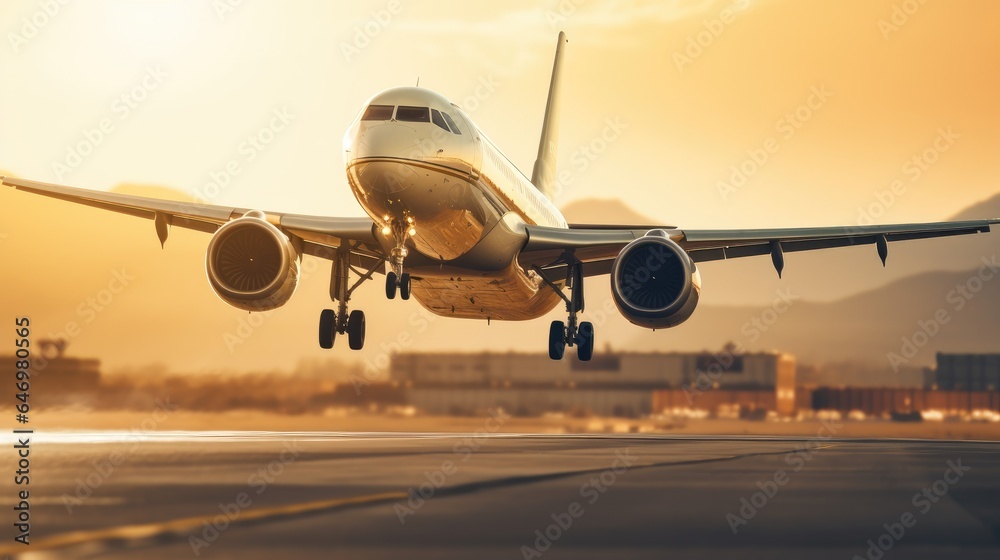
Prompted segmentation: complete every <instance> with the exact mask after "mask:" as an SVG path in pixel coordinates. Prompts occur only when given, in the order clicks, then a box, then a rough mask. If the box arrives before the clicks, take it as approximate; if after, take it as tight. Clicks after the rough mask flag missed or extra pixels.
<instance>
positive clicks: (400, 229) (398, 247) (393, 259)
mask: <svg viewBox="0 0 1000 560" xmlns="http://www.w3.org/2000/svg"><path fill="white" fill-rule="evenodd" d="M382 233H384V234H386V235H390V234H391V235H392V237H393V240H394V242H395V246H394V247H393V248H392V251H390V252H389V259H390V261H389V262H390V264H391V265H392V270H391V271H390V272H389V273H388V274H386V275H385V297H386V298H388V299H396V291H397V290H398V291H399V297H401V298H402V299H410V273H409V272H403V261H404V260H405V259H406V255H407V254H408V253H409V251H408V250H407V248H406V240H407V238H409V237H411V236H413V235H415V234H416V233H417V230H416V228H415V227H414V226H413V218H410V217H407V218H406V221H401V220H393V221H392V224H391V225H387V226H385V227H383V228H382Z"/></svg>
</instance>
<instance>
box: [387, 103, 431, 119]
mask: <svg viewBox="0 0 1000 560" xmlns="http://www.w3.org/2000/svg"><path fill="white" fill-rule="evenodd" d="M396 120H397V121H405V122H431V112H430V110H429V109H428V108H427V107H407V106H405V105H400V106H399V109H397V110H396Z"/></svg>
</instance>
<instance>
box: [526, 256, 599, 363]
mask: <svg viewBox="0 0 1000 560" xmlns="http://www.w3.org/2000/svg"><path fill="white" fill-rule="evenodd" d="M566 259H567V262H568V263H569V266H568V267H567V270H566V286H567V287H568V288H569V289H570V295H569V297H566V294H564V293H563V291H562V289H561V288H560V287H559V286H557V285H555V284H554V283H552V282H551V281H550V280H549V279H548V278H546V277H545V274H543V273H542V270H541V269H539V268H538V267H535V272H537V273H538V274H539V276H541V278H542V281H543V282H545V283H546V284H547V285H548V286H549V287H550V288H552V289H553V290H555V292H556V293H557V294H559V297H561V298H562V299H563V301H565V302H566V312H567V314H568V315H569V317H568V318H567V320H566V322H565V323H564V322H562V321H552V324H550V325H549V358H552V359H553V360H561V359H562V358H563V355H564V354H565V353H566V346H574V345H575V346H576V356H577V358H578V359H579V360H580V361H581V362H587V361H590V359H591V358H592V357H594V325H593V323H590V322H588V321H583V322H582V323H579V324H577V313H582V312H583V308H584V300H583V263H581V262H580V261H578V260H577V259H576V257H574V256H572V255H567V257H566Z"/></svg>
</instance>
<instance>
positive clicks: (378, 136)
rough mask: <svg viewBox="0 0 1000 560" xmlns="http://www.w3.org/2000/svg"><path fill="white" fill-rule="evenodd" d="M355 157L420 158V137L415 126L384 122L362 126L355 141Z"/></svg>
mask: <svg viewBox="0 0 1000 560" xmlns="http://www.w3.org/2000/svg"><path fill="white" fill-rule="evenodd" d="M354 149H355V153H354V157H356V158H358V159H364V158H408V159H419V153H420V138H419V137H418V135H417V131H416V130H414V129H413V127H410V126H407V125H405V124H400V123H384V124H377V125H373V126H367V127H362V128H361V129H360V130H359V131H358V137H357V139H356V141H355V142H354Z"/></svg>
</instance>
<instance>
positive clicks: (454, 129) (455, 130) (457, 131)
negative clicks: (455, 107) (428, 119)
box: [441, 113, 462, 136]
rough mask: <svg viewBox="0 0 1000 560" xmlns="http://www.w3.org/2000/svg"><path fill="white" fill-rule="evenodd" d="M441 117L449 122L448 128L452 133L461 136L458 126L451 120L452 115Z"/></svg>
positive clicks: (444, 114) (446, 114)
mask: <svg viewBox="0 0 1000 560" xmlns="http://www.w3.org/2000/svg"><path fill="white" fill-rule="evenodd" d="M441 116H442V117H444V120H446V121H448V126H450V127H451V131H452V132H454V133H455V134H458V135H459V136H461V134H462V131H461V130H459V129H458V125H457V124H455V121H453V120H452V119H451V115H449V114H448V113H441Z"/></svg>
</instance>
